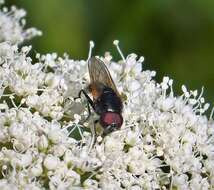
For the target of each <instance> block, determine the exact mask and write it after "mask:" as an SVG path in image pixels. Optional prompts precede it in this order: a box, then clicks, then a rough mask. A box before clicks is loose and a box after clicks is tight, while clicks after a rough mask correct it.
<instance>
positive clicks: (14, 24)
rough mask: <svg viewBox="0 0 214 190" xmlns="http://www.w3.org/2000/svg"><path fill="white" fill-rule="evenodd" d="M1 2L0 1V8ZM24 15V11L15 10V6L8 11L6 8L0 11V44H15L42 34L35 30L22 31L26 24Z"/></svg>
mask: <svg viewBox="0 0 214 190" xmlns="http://www.w3.org/2000/svg"><path fill="white" fill-rule="evenodd" d="M3 2H4V1H2V0H1V2H0V6H1V4H2V3H3ZM25 15H26V12H25V10H23V9H17V8H16V7H15V6H12V7H11V9H10V10H8V8H7V7H3V8H2V10H1V11H0V26H1V27H0V34H1V35H0V42H4V41H9V42H11V43H13V44H17V43H21V42H23V41H24V40H26V39H30V38H32V37H34V36H38V35H39V36H40V35H41V34H42V33H41V31H39V30H37V29H36V28H28V29H26V30H24V29H23V28H24V26H25V23H26V21H25V19H24V18H23V17H24V16H25Z"/></svg>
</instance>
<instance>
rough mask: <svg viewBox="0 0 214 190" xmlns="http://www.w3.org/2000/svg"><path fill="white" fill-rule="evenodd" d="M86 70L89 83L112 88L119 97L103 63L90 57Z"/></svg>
mask: <svg viewBox="0 0 214 190" xmlns="http://www.w3.org/2000/svg"><path fill="white" fill-rule="evenodd" d="M88 70H89V75H90V80H91V83H95V82H100V83H102V84H104V85H105V86H108V87H110V88H112V89H113V90H114V92H115V93H116V94H117V95H118V96H119V97H120V94H119V92H118V90H117V88H116V86H115V84H114V81H113V79H112V77H111V75H110V72H109V70H108V68H107V67H106V65H105V63H104V62H103V61H101V60H100V59H98V58H96V57H91V58H90V59H89V61H88Z"/></svg>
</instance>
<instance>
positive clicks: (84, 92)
mask: <svg viewBox="0 0 214 190" xmlns="http://www.w3.org/2000/svg"><path fill="white" fill-rule="evenodd" d="M82 94H83V95H84V96H85V98H86V100H87V109H88V116H87V117H86V119H85V120H84V122H86V121H87V120H88V119H89V118H90V116H91V108H90V106H91V107H92V108H93V109H94V103H93V101H92V99H91V98H90V97H89V95H88V94H87V92H86V91H85V90H83V89H82V90H80V91H79V93H78V97H76V98H74V99H75V100H76V99H78V98H81V95H82ZM84 122H83V123H84Z"/></svg>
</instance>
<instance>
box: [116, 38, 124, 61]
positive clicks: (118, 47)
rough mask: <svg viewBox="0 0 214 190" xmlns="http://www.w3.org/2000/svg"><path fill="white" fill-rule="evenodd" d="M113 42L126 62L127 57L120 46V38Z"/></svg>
mask: <svg viewBox="0 0 214 190" xmlns="http://www.w3.org/2000/svg"><path fill="white" fill-rule="evenodd" d="M113 44H114V45H115V46H116V48H117V51H118V52H119V54H120V56H121V57H122V59H123V61H124V62H126V59H125V57H124V55H123V53H122V51H121V49H120V46H119V40H114V41H113Z"/></svg>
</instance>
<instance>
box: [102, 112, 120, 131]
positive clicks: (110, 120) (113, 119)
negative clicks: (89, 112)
mask: <svg viewBox="0 0 214 190" xmlns="http://www.w3.org/2000/svg"><path fill="white" fill-rule="evenodd" d="M100 124H101V125H102V126H103V127H104V128H105V127H107V126H109V125H112V124H115V127H116V128H120V127H121V125H122V124H123V118H122V116H121V115H120V114H119V113H115V112H105V113H103V114H102V115H101V117H100Z"/></svg>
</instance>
